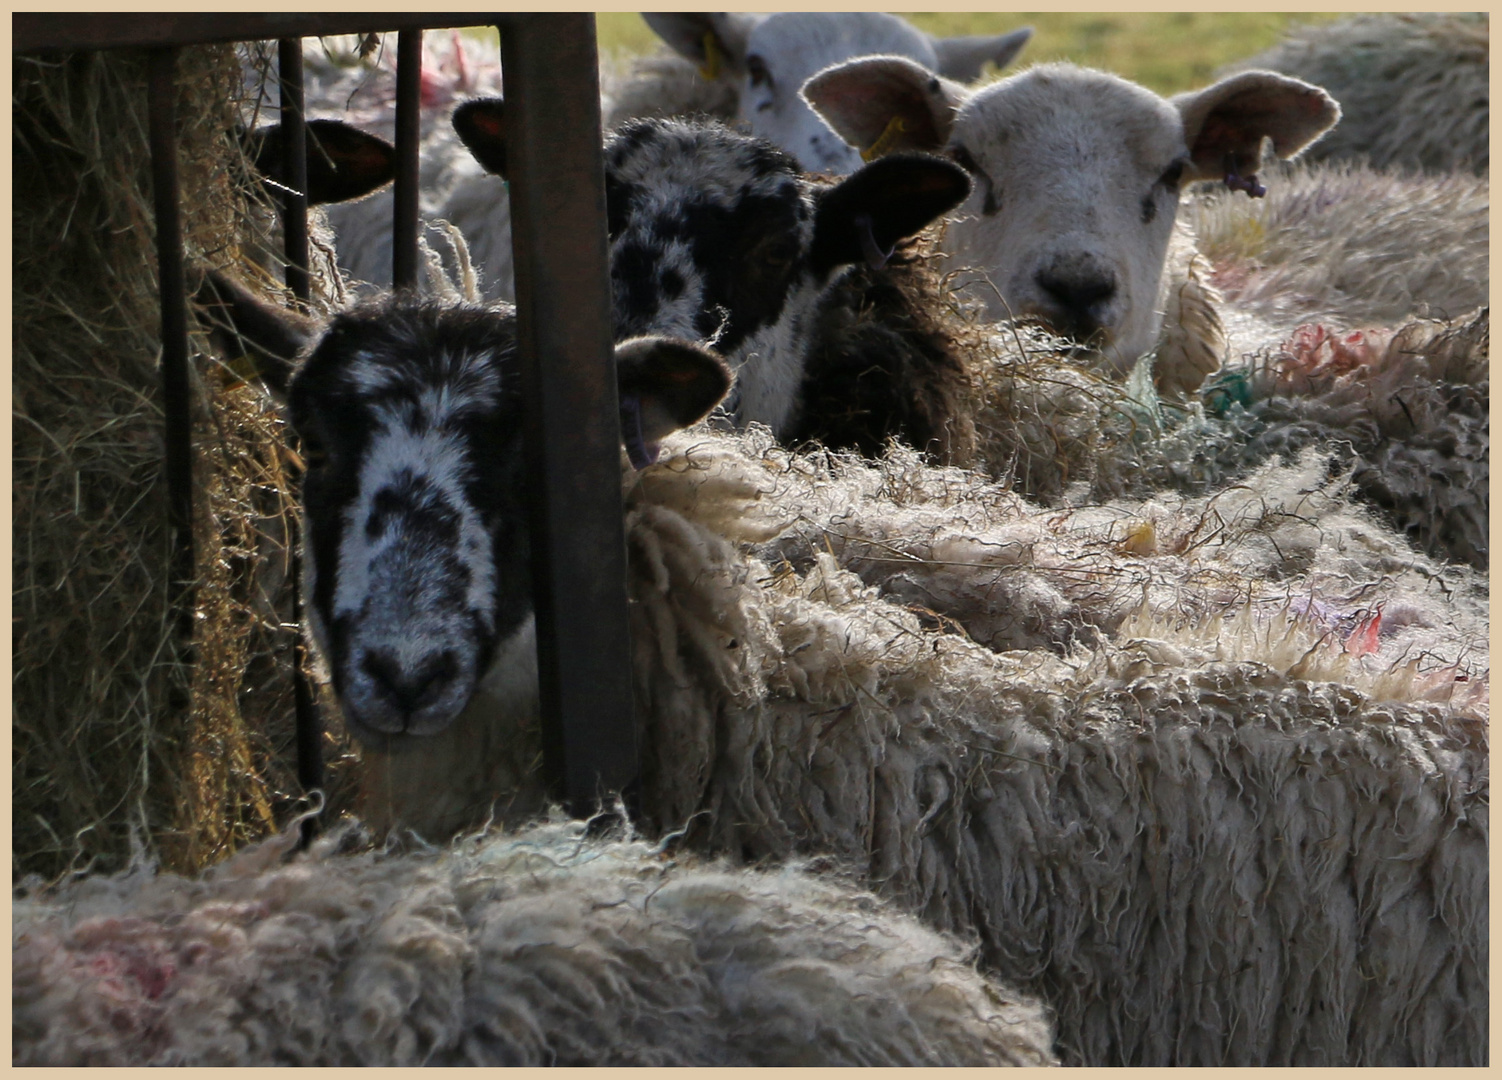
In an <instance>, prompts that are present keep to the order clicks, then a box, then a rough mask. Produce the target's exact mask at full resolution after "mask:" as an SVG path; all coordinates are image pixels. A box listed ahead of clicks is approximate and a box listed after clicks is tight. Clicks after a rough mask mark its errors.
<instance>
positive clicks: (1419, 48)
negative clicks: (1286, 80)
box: [1230, 11, 1491, 175]
mask: <svg viewBox="0 0 1502 1080" xmlns="http://www.w3.org/2000/svg"><path fill="white" fill-rule="evenodd" d="M1490 44H1491V22H1490V19H1489V16H1488V15H1487V13H1486V12H1474V11H1472V12H1439V11H1436V12H1404V13H1398V12H1382V13H1376V14H1363V15H1353V16H1350V17H1349V18H1345V19H1340V20H1338V21H1336V22H1332V23H1326V24H1320V25H1313V26H1299V27H1295V28H1294V29H1293V30H1291V31H1290V32H1289V33H1288V36H1287V37H1286V38H1284V40H1283V41H1281V42H1279V43H1278V44H1277V45H1274V46H1273V47H1272V48H1271V49H1268V50H1267V51H1266V52H1262V53H1258V54H1257V55H1256V56H1254V57H1252V58H1251V59H1249V60H1246V61H1243V62H1241V63H1238V64H1236V65H1234V67H1233V68H1232V69H1230V70H1239V69H1241V68H1264V69H1267V70H1270V71H1279V72H1282V73H1284V74H1285V75H1292V76H1294V77H1296V78H1300V79H1304V80H1306V81H1308V82H1312V83H1318V84H1319V85H1320V86H1323V87H1324V88H1325V89H1326V90H1328V91H1330V93H1331V94H1332V95H1334V96H1335V98H1336V100H1338V101H1339V102H1340V106H1341V110H1342V112H1343V116H1342V118H1341V122H1340V126H1339V127H1337V128H1336V129H1335V130H1334V131H1332V132H1331V133H1330V135H1329V136H1328V137H1326V138H1325V139H1323V140H1321V141H1320V142H1319V143H1318V144H1317V145H1316V146H1314V147H1313V148H1312V149H1311V151H1310V153H1309V157H1310V158H1312V159H1313V160H1316V161H1324V160H1332V159H1360V160H1365V161H1367V162H1369V163H1370V164H1372V165H1374V166H1376V167H1378V168H1388V167H1393V166H1406V167H1409V168H1418V169H1427V170H1434V171H1439V172H1450V171H1453V170H1456V169H1466V170H1474V171H1475V172H1478V173H1480V174H1482V175H1485V174H1486V173H1487V171H1488V169H1489V165H1490V154H1489V150H1488V145H1487V140H1488V137H1489V134H1490V116H1491V112H1490V99H1491V79H1490V68H1489V61H1490Z"/></svg>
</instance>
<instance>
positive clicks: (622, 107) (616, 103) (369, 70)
mask: <svg viewBox="0 0 1502 1080" xmlns="http://www.w3.org/2000/svg"><path fill="white" fill-rule="evenodd" d="M647 18H648V21H649V23H651V24H652V25H654V27H656V28H658V29H659V32H664V31H665V32H666V33H668V34H672V35H673V37H672V38H671V40H674V41H678V40H679V39H680V38H681V36H682V34H683V33H687V32H689V30H690V29H691V28H690V27H689V24H690V23H692V24H693V26H695V27H696V26H697V25H698V23H697V22H696V21H695V20H701V19H702V20H708V22H706V23H705V27H706V31H707V29H708V27H709V26H710V25H711V24H713V26H715V27H718V28H719V33H721V34H722V35H723V36H722V37H721V38H716V42H717V44H716V45H715V46H714V48H715V49H716V50H717V51H716V56H717V57H718V58H720V59H722V60H724V64H723V65H719V70H720V72H721V74H722V75H723V77H724V79H727V80H728V79H731V78H734V77H737V75H738V73H740V72H742V71H743V69H744V65H745V62H746V55H745V53H744V51H743V50H742V51H741V52H736V51H733V50H732V51H726V50H727V47H728V45H727V43H734V42H739V43H741V44H742V45H744V44H745V43H746V42H747V40H748V35H749V40H750V43H751V46H752V48H753V49H754V51H755V55H754V57H752V60H751V62H753V63H755V64H761V65H763V66H764V67H765V65H770V66H771V68H772V69H773V70H774V71H776V72H778V78H779V79H780V80H781V82H780V88H779V89H777V90H776V101H775V103H773V105H772V106H771V109H770V111H769V110H768V109H766V108H757V107H756V106H754V105H753V104H752V103H750V102H749V101H748V103H747V104H746V105H745V109H746V110H747V111H748V112H753V113H755V120H754V121H753V128H756V129H758V130H759V127H758V125H760V124H763V123H765V122H766V121H768V120H769V118H770V119H772V123H773V125H774V133H773V137H774V139H780V140H781V142H782V145H784V148H786V149H790V150H792V149H793V148H792V146H791V141H792V140H793V139H794V138H795V133H796V134H797V135H807V134H814V135H816V136H817V138H818V139H819V141H820V142H822V143H824V144H826V145H827V146H828V148H829V150H830V151H831V152H832V153H835V154H836V155H837V156H839V157H840V158H841V159H842V160H844V159H848V160H844V166H843V167H842V168H841V169H840V170H839V171H841V172H848V171H850V170H851V169H852V168H853V167H855V166H856V165H859V164H860V161H859V158H858V157H857V156H856V155H855V154H854V153H853V152H851V151H848V149H847V148H845V147H844V145H843V144H842V143H840V142H839V140H837V139H833V138H830V136H829V134H828V131H827V129H825V128H824V127H823V125H822V124H820V123H819V122H818V121H817V120H816V119H815V117H814V116H813V114H812V113H810V112H809V111H808V108H807V106H806V105H804V104H803V102H802V100H801V99H800V98H799V97H798V96H797V88H798V83H800V82H801V81H802V75H806V74H810V73H812V72H814V71H816V70H818V69H819V68H822V67H825V66H827V65H829V64H832V63H835V62H836V61H839V60H843V59H847V58H849V57H852V56H859V55H863V54H865V53H870V52H879V51H895V52H901V53H903V54H904V55H911V56H914V57H915V58H917V59H919V60H921V61H923V62H925V63H928V64H930V65H940V66H941V69H942V70H944V71H946V72H947V73H950V74H953V75H954V76H955V77H957V78H965V79H969V78H974V77H975V76H976V75H978V74H979V72H980V68H981V66H982V64H983V63H984V62H986V61H988V60H989V61H991V62H993V63H995V64H997V65H998V66H1004V65H1005V64H1006V63H1007V62H1008V61H1009V60H1010V59H1011V58H1012V57H1013V56H1014V55H1015V54H1016V53H1017V51H1018V50H1020V49H1021V48H1022V46H1023V45H1024V44H1025V43H1026V41H1027V39H1028V37H1029V36H1030V35H1031V33H1032V31H1031V30H1030V29H1026V28H1024V29H1022V30H1018V31H1014V32H1013V33H1010V34H1003V35H999V36H998V37H995V38H988V37H975V38H932V37H930V36H929V35H927V34H923V33H921V32H920V31H918V30H915V29H913V28H912V27H911V26H909V25H908V24H907V23H905V22H904V21H903V20H901V19H898V18H897V17H895V16H891V15H883V14H876V13H869V12H867V13H857V12H839V13H811V12H810V13H784V14H781V15H772V16H740V15H713V16H710V15H704V16H695V15H660V16H659V15H649V16H647ZM753 23H754V24H756V26H755V28H754V30H753V29H752V28H751V24H753ZM670 28H671V29H670ZM741 29H744V30H745V31H746V33H745V34H742V33H740V30H741ZM692 36H694V38H695V41H694V43H693V44H692V45H684V46H683V47H684V48H687V49H690V50H692V49H693V48H697V49H700V50H702V49H703V48H704V47H705V45H704V34H702V33H699V34H694V35H692ZM343 44H344V43H342V42H341V43H338V44H335V45H332V46H330V45H327V44H326V45H324V46H323V47H316V46H314V45H312V44H311V43H310V44H309V45H308V46H306V47H305V50H304V55H305V58H306V59H305V73H306V74H305V77H306V79H307V94H306V108H307V111H308V113H309V114H310V115H331V114H337V115H340V116H342V117H343V118H344V119H346V120H349V121H351V122H353V123H357V124H358V125H359V126H360V127H362V128H364V129H366V130H369V131H371V132H374V133H376V134H380V135H383V136H385V137H386V138H388V139H389V138H392V137H393V136H394V130H395V129H394V114H393V111H392V108H391V105H392V103H393V102H394V81H393V79H392V76H391V72H390V71H389V69H388V65H386V64H377V65H374V67H372V66H370V65H362V64H349V63H344V64H341V63H339V62H337V61H336V60H335V59H333V57H335V56H338V55H339V54H340V52H341V51H343V52H352V50H351V49H348V48H342V46H343ZM386 55H389V50H388V51H387V54H386ZM261 67H262V69H263V70H264V67H265V65H264V63H263V64H262V65H261ZM658 67H659V68H661V67H662V65H658ZM678 67H680V68H682V69H683V70H681V71H667V70H656V69H653V70H652V71H650V72H648V71H646V70H645V69H643V70H638V71H636V72H634V73H633V74H632V75H630V76H625V77H615V76H614V75H613V69H612V65H610V64H606V65H605V71H604V73H603V75H604V77H602V87H601V94H602V115H603V116H604V117H605V118H606V125H607V127H614V126H617V125H619V124H621V123H624V122H625V121H626V120H627V119H630V118H632V117H636V116H642V115H662V114H671V113H674V112H703V111H705V109H706V107H707V108H708V110H709V111H711V112H713V111H715V109H716V106H715V104H714V102H713V101H712V100H706V98H705V94H706V90H707V92H708V95H709V97H710V98H712V97H713V96H714V90H712V89H707V84H705V83H704V82H703V80H701V79H698V77H697V76H695V75H694V74H693V72H692V70H691V68H690V67H689V66H688V65H687V64H680V65H678ZM423 76H424V81H423V94H422V102H423V121H422V129H423V133H424V134H423V140H422V152H421V170H420V171H421V175H422V200H421V214H422V217H423V219H424V220H426V221H433V220H438V219H442V220H445V221H449V222H452V223H454V224H455V225H457V226H458V228H459V229H460V231H461V232H462V233H463V234H464V237H465V239H466V241H467V243H468V246H469V250H470V252H471V254H472V257H473V260H474V264H475V265H476V266H477V267H478V268H479V270H480V271H481V274H482V291H483V295H484V297H485V298H486V299H503V300H510V299H512V298H513V296H514V292H515V283H514V276H513V271H512V264H511V239H510V228H509V225H510V216H509V201H508V199H507V197H506V191H505V185H504V184H503V183H502V182H501V181H500V180H499V179H498V178H497V177H495V176H492V175H489V174H488V173H477V172H476V171H475V170H474V169H473V163H472V162H471V160H470V158H469V157H468V156H467V155H466V154H465V153H464V152H463V150H462V148H461V147H459V146H458V145H457V144H455V143H454V140H453V135H452V132H451V131H450V130H449V129H448V127H447V126H446V125H445V124H444V123H443V120H444V114H445V113H446V112H447V111H448V109H449V108H450V107H451V106H452V104H453V102H454V101H455V100H457V99H458V97H459V96H461V95H466V94H467V95H484V94H498V93H499V92H500V58H499V54H498V51H497V50H496V48H495V46H494V45H493V44H491V43H489V42H485V41H477V40H473V39H468V40H466V39H461V38H460V37H459V36H458V35H457V34H452V35H448V36H442V35H431V34H430V35H427V36H426V37H425V38H424V56H423ZM685 76H686V78H685ZM679 83H686V84H687V85H686V86H685V87H684V88H683V90H682V91H680V92H675V88H676V87H677V84H679ZM265 85H266V87H267V90H266V93H267V96H268V98H270V99H271V100H275V95H274V94H271V93H270V90H271V89H272V87H273V84H271V83H266V84H265ZM716 85H721V84H718V83H717V84H716ZM769 85H770V83H769V82H766V81H764V82H762V83H760V84H758V87H750V86H748V87H747V88H746V90H745V95H756V94H760V93H763V92H764V89H763V88H765V87H767V86H769ZM745 95H743V96H745ZM725 114H726V118H727V119H733V117H734V109H733V108H732V109H729V110H725ZM804 153H805V154H806V151H804ZM329 220H330V224H331V225H332V227H333V229H334V231H335V233H336V234H337V236H338V237H339V243H338V250H339V255H340V260H341V265H342V266H343V267H344V269H345V270H346V272H347V273H348V274H349V275H350V276H351V277H353V278H354V279H356V280H357V281H361V282H367V283H373V284H374V285H375V286H377V287H380V286H384V285H385V284H386V283H387V282H389V281H390V280H391V249H390V239H389V233H390V222H391V195H390V193H389V192H386V193H381V194H377V195H375V196H373V197H372V198H370V199H367V200H365V201H363V202H360V203H356V204H351V205H349V206H343V207H339V208H335V209H332V210H330V212H329ZM449 269H450V272H451V274H452V272H453V270H454V268H453V267H450V268H449ZM360 291H362V292H364V293H366V294H367V295H368V294H369V292H370V290H368V289H362V290H360Z"/></svg>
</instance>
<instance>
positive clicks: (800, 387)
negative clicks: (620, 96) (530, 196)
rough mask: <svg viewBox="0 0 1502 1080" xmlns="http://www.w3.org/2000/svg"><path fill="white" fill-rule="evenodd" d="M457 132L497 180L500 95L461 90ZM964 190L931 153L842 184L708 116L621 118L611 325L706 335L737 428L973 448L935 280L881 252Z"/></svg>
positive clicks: (609, 187) (865, 445) (955, 173)
mask: <svg viewBox="0 0 1502 1080" xmlns="http://www.w3.org/2000/svg"><path fill="white" fill-rule="evenodd" d="M454 126H455V128H456V130H457V131H458V132H459V135H460V138H461V139H463V140H464V143H465V145H466V146H468V147H469V149H470V151H471V152H472V153H473V154H474V155H475V157H476V159H477V160H479V162H480V163H481V164H482V165H483V166H484V167H485V168H487V169H488V170H490V171H492V172H494V173H497V174H499V175H503V174H504V172H505V104H504V102H502V101H500V100H499V99H484V98H481V99H475V100H472V101H469V102H466V103H465V104H464V105H462V106H460V107H459V108H458V109H456V110H455V111H454ZM969 189H970V181H969V179H968V178H967V177H966V176H965V173H964V171H963V170H962V169H960V168H959V167H958V166H956V165H953V164H952V163H950V162H946V161H943V160H940V159H938V158H934V157H928V156H924V155H894V156H891V157H888V158H885V159H883V160H882V161H879V162H873V163H872V164H871V165H868V166H866V167H864V168H863V169H861V170H860V171H858V172H856V173H853V174H852V175H850V176H848V177H846V178H844V179H842V180H839V181H837V182H836V181H828V180H824V179H820V178H816V177H810V176H807V175H806V174H804V173H803V172H801V171H800V170H799V168H798V165H797V163H796V162H795V161H794V160H793V158H792V157H791V156H790V155H788V154H786V153H784V152H783V151H781V150H779V149H778V148H777V147H775V146H773V145H772V144H771V143H769V142H767V141H765V140H763V139H758V138H756V137H754V136H749V135H743V134H739V133H737V132H733V131H731V130H729V129H728V128H726V127H724V126H723V125H720V124H718V123H714V122H691V121H681V120H639V121H632V122H631V123H628V124H627V125H626V126H625V127H623V128H621V129H620V130H619V131H617V132H616V133H615V134H614V135H612V136H611V138H610V139H609V140H608V141H607V143H606V147H605V197H606V204H607V223H608V228H609V235H610V265H611V283H612V287H613V295H614V323H615V332H616V335H617V336H618V337H624V336H630V335H634V334H644V333H661V334H666V335H668V336H674V337H685V338H690V339H693V340H702V341H705V342H707V343H709V344H711V345H712V346H713V348H714V349H715V350H716V351H717V352H718V353H720V354H721V355H723V356H724V357H725V359H726V360H727V361H729V363H730V365H731V367H732V368H733V369H734V370H735V372H736V386H735V389H734V391H733V392H732V395H731V398H730V399H729V401H728V402H727V404H726V406H725V410H724V411H725V413H726V414H727V415H728V417H729V419H730V420H731V421H732V422H733V423H734V424H736V425H739V426H743V425H745V424H747V423H752V422H756V423H764V424H766V425H768V426H769V427H771V428H772V430H773V431H775V432H776V433H777V435H778V436H779V437H780V438H784V439H787V440H791V441H799V440H804V439H819V440H821V441H823V442H825V443H827V444H829V445H832V446H853V447H856V448H859V449H861V450H863V451H865V452H867V453H877V452H880V449H881V447H882V446H883V444H884V443H885V441H886V440H887V438H888V437H890V436H894V435H895V436H899V437H902V438H905V439H906V440H907V441H909V442H911V443H913V444H914V445H916V446H918V447H920V448H922V449H925V450H933V452H935V453H937V454H938V455H940V456H942V457H946V458H949V459H953V460H959V461H964V460H967V459H968V458H969V456H970V455H971V443H972V441H973V439H972V433H971V432H970V430H969V428H968V425H967V422H966V411H967V407H966V405H965V399H966V397H967V395H968V394H969V393H970V384H971V381H972V380H971V375H970V373H969V372H968V371H967V369H966V367H965V361H964V358H963V357H962V355H961V353H960V350H958V349H957V348H956V347H955V343H954V341H953V340H952V337H951V331H950V328H949V324H948V322H947V320H946V319H945V318H944V317H943V301H942V297H941V295H940V292H939V290H938V287H937V283H936V282H935V281H934V280H933V279H932V275H931V274H930V273H929V272H928V271H927V269H926V268H925V266H924V264H923V262H922V260H921V259H917V258H909V257H906V256H903V255H898V256H897V257H896V258H893V256H894V248H895V246H896V245H897V244H898V243H899V241H901V240H902V239H903V238H904V237H908V236H911V235H913V234H915V233H917V232H918V231H919V230H921V229H922V228H923V227H924V226H925V225H927V224H928V223H929V222H930V221H932V220H933V219H935V218H937V217H938V216H939V215H940V214H942V213H944V212H945V211H946V210H948V209H950V208H952V207H953V206H955V205H957V204H958V203H959V202H960V201H961V200H962V199H963V198H964V197H965V195H967V194H968V193H969ZM889 263H890V265H889Z"/></svg>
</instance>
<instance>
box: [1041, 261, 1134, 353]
mask: <svg viewBox="0 0 1502 1080" xmlns="http://www.w3.org/2000/svg"><path fill="white" fill-rule="evenodd" d="M1034 280H1035V281H1036V282H1037V284H1038V288H1040V289H1042V290H1043V292H1044V294H1045V295H1046V296H1047V297H1048V298H1049V299H1050V300H1051V301H1053V304H1054V305H1055V307H1056V309H1057V312H1056V313H1057V315H1058V317H1059V319H1060V321H1061V322H1062V323H1064V324H1065V327H1066V328H1067V329H1068V330H1069V331H1070V332H1071V333H1073V334H1075V335H1076V336H1089V334H1091V333H1093V332H1094V331H1096V330H1098V329H1099V328H1100V326H1101V311H1100V308H1101V306H1102V305H1104V304H1106V303H1107V302H1109V301H1110V300H1111V298H1112V297H1114V296H1115V295H1116V277H1115V275H1114V274H1112V273H1110V272H1109V271H1098V272H1083V273H1080V272H1075V273H1070V272H1061V271H1057V270H1053V269H1046V270H1040V271H1038V273H1037V274H1036V275H1035V277H1034Z"/></svg>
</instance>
